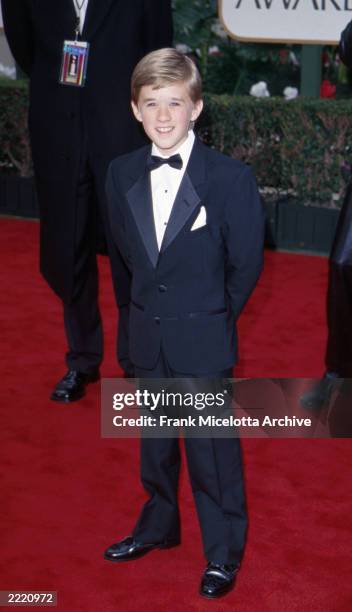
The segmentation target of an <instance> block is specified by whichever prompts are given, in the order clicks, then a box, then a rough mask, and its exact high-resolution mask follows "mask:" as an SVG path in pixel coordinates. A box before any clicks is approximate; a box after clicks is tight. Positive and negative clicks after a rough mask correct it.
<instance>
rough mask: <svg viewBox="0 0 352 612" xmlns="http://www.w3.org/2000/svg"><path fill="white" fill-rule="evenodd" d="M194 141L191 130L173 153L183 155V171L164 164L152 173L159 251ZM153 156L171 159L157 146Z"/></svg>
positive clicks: (154, 147) (154, 148)
mask: <svg viewBox="0 0 352 612" xmlns="http://www.w3.org/2000/svg"><path fill="white" fill-rule="evenodd" d="M194 140H195V136H194V132H193V130H190V131H189V132H188V136H187V139H186V140H185V142H184V143H182V145H181V146H180V148H179V149H178V150H177V151H174V153H173V155H176V154H177V153H178V154H179V155H181V159H182V168H181V170H179V169H178V168H172V166H169V165H168V164H163V165H162V166H159V168H156V170H152V171H151V173H150V180H151V189H152V200H153V214H154V224H155V231H156V238H157V241H158V247H159V250H160V247H161V243H162V241H163V238H164V234H165V230H166V226H167V224H168V221H169V218H170V215H171V210H172V207H173V204H174V201H175V198H176V195H177V192H178V190H179V187H180V184H181V181H182V178H183V175H184V173H185V171H186V167H187V164H188V160H189V158H190V155H191V151H192V148H193V144H194ZM152 155H157V156H158V157H165V158H167V157H169V155H163V154H162V153H161V152H160V151H159V149H158V148H157V147H156V145H155V144H153V145H152Z"/></svg>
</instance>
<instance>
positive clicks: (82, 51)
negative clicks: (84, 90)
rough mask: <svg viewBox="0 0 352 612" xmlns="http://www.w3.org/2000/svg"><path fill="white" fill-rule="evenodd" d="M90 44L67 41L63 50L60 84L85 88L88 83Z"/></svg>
mask: <svg viewBox="0 0 352 612" xmlns="http://www.w3.org/2000/svg"><path fill="white" fill-rule="evenodd" d="M88 52H89V43H87V42H83V41H77V40H76V41H72V40H65V41H64V46H63V50H62V63H61V72H60V83H62V85H73V86H74V87H83V86H84V84H85V81H86V75H87V66H88Z"/></svg>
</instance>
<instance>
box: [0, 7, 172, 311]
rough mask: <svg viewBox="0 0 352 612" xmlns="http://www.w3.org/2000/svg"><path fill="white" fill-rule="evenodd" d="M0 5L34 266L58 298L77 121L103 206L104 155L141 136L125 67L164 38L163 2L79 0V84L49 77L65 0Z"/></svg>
mask: <svg viewBox="0 0 352 612" xmlns="http://www.w3.org/2000/svg"><path fill="white" fill-rule="evenodd" d="M1 4H2V11H3V19H4V28H5V33H6V36H7V39H8V42H9V45H10V47H11V50H12V53H13V55H14V57H15V59H16V61H17V63H18V64H19V65H20V66H21V68H22V69H23V70H24V71H25V72H26V73H27V74H28V75H29V76H30V109H29V128H30V136H31V144H32V153H33V159H34V169H35V175H36V182H37V191H38V197H39V206H40V213H41V221H42V223H41V270H42V272H43V274H44V276H45V278H46V279H47V281H48V282H49V284H50V285H51V286H52V288H53V289H54V290H55V291H56V292H57V293H58V295H59V296H60V297H62V298H63V299H65V300H68V299H70V297H71V292H72V288H73V274H74V239H75V227H76V222H77V214H76V185H77V180H78V170H79V160H80V154H81V150H82V145H83V143H82V125H84V126H85V129H86V133H87V140H88V146H89V157H90V163H91V166H92V168H93V169H94V179H95V182H96V191H97V192H98V195H99V196H101V197H100V200H102V201H103V203H104V197H103V196H104V183H105V176H106V171H107V168H108V164H109V162H110V161H111V160H112V159H113V158H114V157H116V156H117V155H121V154H122V153H127V152H128V151H133V150H134V149H137V148H139V147H141V146H142V145H143V144H145V142H146V141H145V139H144V136H143V134H142V130H140V129H139V126H138V125H137V123H136V121H135V119H134V118H133V114H132V111H131V108H130V79H131V73H132V70H133V69H134V67H135V65H136V64H137V62H138V61H139V60H140V59H141V57H143V55H145V54H146V53H148V52H149V51H152V50H154V49H158V48H161V47H168V46H170V45H171V44H172V19H171V3H170V0H133V2H129V1H128V0H89V2H88V7H87V14H86V18H85V22H84V28H83V32H82V36H81V38H82V40H86V41H88V42H89V43H90V51H89V61H88V70H87V80H86V84H85V87H83V88H82V89H81V88H77V87H69V86H64V85H60V84H59V74H60V67H61V58H62V46H63V41H64V39H68V40H73V39H74V29H75V24H76V14H75V10H74V4H73V0H1ZM79 4H81V2H79ZM102 214H103V215H104V214H105V211H104V210H103V211H102ZM120 301H121V302H122V303H123V302H124V296H121V298H120Z"/></svg>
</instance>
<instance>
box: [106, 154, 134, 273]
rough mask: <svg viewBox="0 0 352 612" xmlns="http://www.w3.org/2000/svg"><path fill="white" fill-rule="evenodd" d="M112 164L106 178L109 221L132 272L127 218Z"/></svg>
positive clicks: (122, 254) (115, 239) (118, 247)
mask: <svg viewBox="0 0 352 612" xmlns="http://www.w3.org/2000/svg"><path fill="white" fill-rule="evenodd" d="M113 163H114V162H111V164H110V166H109V169H108V172H107V177H106V186H105V191H106V197H107V203H108V221H109V225H110V229H111V234H112V238H113V241H114V245H115V247H116V248H117V249H118V251H119V252H120V254H121V256H122V258H123V260H124V262H125V264H126V266H127V268H128V269H129V271H130V272H131V271H132V263H131V256H130V249H129V245H128V241H127V237H126V231H125V217H124V214H123V211H122V206H121V192H120V190H119V189H118V185H117V180H116V179H117V177H116V170H114V168H113Z"/></svg>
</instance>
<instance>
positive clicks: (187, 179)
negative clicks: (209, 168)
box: [160, 140, 206, 253]
mask: <svg viewBox="0 0 352 612" xmlns="http://www.w3.org/2000/svg"><path fill="white" fill-rule="evenodd" d="M205 155H206V147H205V146H204V145H202V144H201V142H199V141H198V140H196V141H195V143H194V146H193V149H192V153H191V157H190V159H189V162H188V165H187V169H186V172H185V174H184V176H183V179H182V182H181V185H180V188H179V190H178V192H177V195H176V199H175V202H174V205H173V207H172V211H171V215H170V219H169V223H168V224H167V228H166V231H165V234H164V239H163V242H162V244H161V249H160V253H163V252H164V251H165V250H166V249H167V248H168V246H170V244H171V243H172V242H173V240H175V238H176V236H177V235H178V233H179V232H180V231H181V229H182V228H183V226H184V225H185V223H186V222H187V220H188V219H189V217H190V216H191V214H192V213H193V211H194V209H195V208H196V207H197V206H198V204H199V203H200V202H201V198H200V196H199V193H198V191H197V187H198V186H199V187H200V185H201V184H202V183H204V182H205V177H206V172H205V166H206V160H205Z"/></svg>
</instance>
